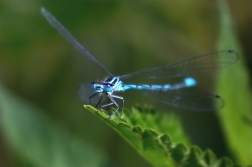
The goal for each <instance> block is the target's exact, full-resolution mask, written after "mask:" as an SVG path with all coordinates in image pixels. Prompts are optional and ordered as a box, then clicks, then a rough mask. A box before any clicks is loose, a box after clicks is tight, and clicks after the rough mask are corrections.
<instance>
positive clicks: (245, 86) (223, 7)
mask: <svg viewBox="0 0 252 167" xmlns="http://www.w3.org/2000/svg"><path fill="white" fill-rule="evenodd" d="M217 2H218V7H219V10H220V37H219V41H218V43H219V44H218V48H220V49H226V48H228V49H233V50H235V51H236V52H237V53H238V54H239V56H240V59H239V61H238V62H237V63H236V64H235V65H233V66H232V67H229V68H228V69H225V70H222V71H220V73H219V76H218V84H217V89H218V92H219V93H220V94H221V96H223V98H224V99H225V103H226V106H225V107H224V108H223V109H222V110H221V111H219V112H218V117H219V120H220V122H221V124H222V128H223V131H224V134H225V138H226V141H227V145H228V147H229V149H230V151H231V153H232V154H233V156H234V158H235V159H236V161H237V162H239V163H241V164H242V165H243V166H245V165H251V164H252V128H251V125H250V124H249V123H248V121H246V120H248V119H244V118H250V117H251V115H252V113H251V111H252V103H251V99H252V98H251V89H250V86H249V78H248V72H247V70H246V67H245V62H244V59H243V55H242V51H241V49H240V48H241V47H240V45H239V43H238V40H237V37H236V33H235V28H234V27H233V21H232V16H231V13H230V11H229V9H228V6H227V5H228V3H227V1H226V0H221V1H217Z"/></svg>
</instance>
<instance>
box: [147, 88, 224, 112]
mask: <svg viewBox="0 0 252 167" xmlns="http://www.w3.org/2000/svg"><path fill="white" fill-rule="evenodd" d="M144 94H145V95H147V96H150V97H151V98H154V99H156V100H158V101H161V102H163V103H165V104H168V105H171V106H174V107H178V108H183V109H189V110H195V111H199V110H200V111H212V110H217V109H221V108H223V107H224V100H223V99H222V98H221V97H220V96H218V95H213V94H207V93H202V92H197V91H195V90H190V89H186V90H185V89H179V90H169V91H151V90H147V91H144Z"/></svg>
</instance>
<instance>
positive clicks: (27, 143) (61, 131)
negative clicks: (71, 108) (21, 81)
mask: <svg viewBox="0 0 252 167" xmlns="http://www.w3.org/2000/svg"><path fill="white" fill-rule="evenodd" d="M0 99H1V100H0V107H1V112H0V124H1V129H2V131H3V134H4V139H5V140H6V141H8V143H9V144H10V146H11V147H12V148H13V150H14V151H15V153H16V154H17V155H19V156H21V157H22V158H25V159H26V160H27V161H28V162H30V163H31V164H33V165H32V166H53V167H54V166H55V167H57V166H60V167H64V166H65V167H68V166H99V165H101V164H102V163H103V162H104V161H105V157H104V155H103V153H102V152H101V151H100V150H99V148H96V147H95V146H93V145H92V144H91V143H87V142H86V141H84V140H83V139H81V138H80V137H78V136H75V135H73V134H72V133H71V132H70V131H69V130H67V129H66V128H64V127H63V126H58V125H59V124H57V123H56V122H52V121H51V120H49V119H48V118H46V116H45V115H44V114H43V111H42V110H41V109H38V108H37V107H36V106H34V105H32V104H31V103H29V102H28V101H26V100H24V99H21V98H20V97H18V96H17V95H15V94H14V93H12V92H10V91H9V90H7V89H6V88H5V87H3V86H2V85H0Z"/></svg>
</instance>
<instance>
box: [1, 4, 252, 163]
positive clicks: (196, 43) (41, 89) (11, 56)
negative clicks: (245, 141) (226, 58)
mask: <svg viewBox="0 0 252 167" xmlns="http://www.w3.org/2000/svg"><path fill="white" fill-rule="evenodd" d="M228 2H229V3H228V5H229V10H230V11H231V14H232V19H233V23H234V28H235V30H236V33H237V38H238V40H239V43H240V46H241V49H242V53H243V54H242V55H244V58H243V59H245V62H246V64H247V69H248V70H250V77H251V65H252V57H251V54H252V47H251V46H252V1H228ZM41 6H44V7H45V8H46V9H47V10H49V11H50V12H51V13H52V14H53V15H54V16H55V17H56V18H57V19H58V20H59V21H60V22H61V23H62V24H63V25H64V26H65V27H66V28H67V29H68V30H69V31H70V32H71V33H72V34H73V35H74V36H75V37H76V38H77V39H78V40H79V41H80V43H81V44H83V46H84V47H85V48H86V49H87V50H88V51H89V52H90V53H91V54H92V55H94V56H95V57H96V58H97V59H98V60H99V61H100V62H101V63H102V64H103V65H104V66H105V67H106V68H107V69H108V70H109V71H110V72H111V73H113V74H115V75H121V74H125V73H128V72H132V71H135V70H140V69H144V68H149V67H154V66H159V65H165V64H168V63H171V62H174V61H177V60H181V59H184V58H187V57H191V56H195V55H199V54H205V53H210V52H213V51H216V48H217V39H218V35H219V25H220V23H219V9H218V7H217V4H216V2H214V1H190V2H187V1H182V0H181V1H175V0H174V1H167V2H166V1H158V2H154V1H153V2H152V1H137V2H133V1H132V2H126V1H125V2H116V1H109V2H105V1H64V2H59V1H57V2H56V1H42V0H41V1H38V0H34V1H14V0H13V1H12V0H11V1H8V0H6V1H1V2H0V49H1V50H0V80H1V84H2V85H4V86H5V87H7V88H8V89H9V90H10V91H11V92H13V94H11V95H10V96H9V97H10V98H17V99H18V100H17V101H19V102H17V103H14V102H13V104H12V103H11V105H13V106H14V109H16V112H17V113H15V115H16V118H13V120H11V119H10V120H8V121H6V120H3V119H2V118H1V121H2V124H1V125H2V127H1V131H0V132H1V133H0V147H1V150H0V153H1V154H0V161H1V164H0V165H1V166H41V164H43V162H44V161H47V160H48V162H47V163H45V162H44V164H45V165H50V164H51V165H52V164H55V166H62V164H64V165H66V166H78V163H77V161H79V162H80V163H79V164H81V161H82V160H85V161H90V162H87V164H88V166H92V165H93V166H97V165H101V164H102V165H103V166H148V165H149V164H148V163H147V162H146V161H145V160H144V159H143V158H141V157H140V156H139V155H138V154H137V153H136V152H135V151H134V150H133V149H132V148H131V146H129V145H128V144H127V143H126V142H125V141H124V140H122V139H121V138H120V136H119V135H118V134H116V132H114V131H113V130H112V129H110V128H109V127H108V126H107V125H106V124H104V123H103V122H102V121H100V120H99V119H97V118H96V117H95V116H93V115H92V114H91V113H90V112H88V111H86V110H85V109H84V108H83V104H84V103H83V102H82V101H81V100H80V99H79V97H78V93H77V88H78V86H79V85H80V84H82V83H89V82H91V81H94V80H100V79H103V78H104V77H105V76H104V75H105V74H104V73H103V72H102V71H101V70H100V69H99V68H98V67H97V66H95V65H94V64H92V63H90V61H88V60H87V59H86V57H84V56H82V55H81V54H80V53H79V52H78V51H76V50H75V49H74V48H73V47H72V46H71V45H70V44H69V43H68V42H67V41H66V40H65V39H63V38H62V37H61V35H60V34H59V33H58V32H57V31H56V30H55V29H54V28H52V27H51V25H49V24H48V22H47V21H46V20H45V19H44V17H43V16H42V15H41V13H40V7H41ZM224 49H232V48H223V50H224ZM239 55H240V54H239ZM230 68H232V67H230ZM224 70H228V69H224ZM230 75H232V74H230ZM198 79H199V81H200V85H199V86H198V89H200V90H203V91H208V92H211V91H213V92H214V90H213V88H214V83H215V78H214V76H213V75H212V74H209V75H204V77H203V78H198ZM234 79H235V78H234ZM129 81H131V82H133V81H136V82H141V80H137V79H136V80H129ZM142 82H143V81H142ZM167 82H169V80H168V81H167ZM229 84H232V83H229ZM232 86H233V87H234V89H236V88H235V85H232ZM6 94H8V93H6ZM123 96H124V98H125V106H126V108H131V107H132V106H134V105H135V104H136V103H139V104H144V103H148V104H151V105H153V106H154V107H155V108H157V109H162V110H165V109H167V108H169V107H167V106H164V105H162V104H160V103H156V102H154V101H152V100H150V99H148V98H146V97H145V96H144V95H142V94H141V93H137V92H134V91H131V92H126V93H124V94H123ZM240 98H242V97H240ZM0 100H3V101H6V100H4V99H0ZM20 101H22V103H20ZM6 102H7V101H6ZM19 105H24V106H25V107H24V108H26V107H27V106H28V107H27V110H29V111H31V112H30V113H32V114H34V115H33V117H31V118H37V119H38V120H32V122H29V121H31V120H29V119H28V117H26V116H25V115H20V113H21V112H20V113H19V109H20V108H19V107H17V106H19ZM31 105H32V107H30V106H31ZM226 105H228V104H226ZM0 107H1V106H0ZM28 108H29V109H28ZM20 110H21V109H20ZM0 112H1V111H0ZM22 113H23V112H22ZM30 113H28V114H30ZM177 114H178V115H179V116H180V117H181V119H182V123H183V125H184V127H185V130H186V132H187V134H188V136H189V138H190V139H191V142H192V143H193V144H196V145H198V146H200V147H201V148H202V149H206V148H210V149H212V150H213V151H214V152H215V153H216V154H217V156H231V155H230V153H229V151H228V150H227V148H226V143H225V140H224V138H223V133H222V131H221V128H220V125H219V123H218V120H217V118H216V115H215V113H214V112H212V113H197V112H188V111H187V112H186V111H177ZM11 116H12V117H13V115H11ZM20 117H24V118H23V119H22V120H19V118H20ZM17 118H18V120H16V119H17ZM18 121H21V122H20V124H18V123H17V122H18ZM22 121H23V122H22ZM22 124H24V125H27V126H28V127H30V129H29V130H28V131H26V132H24V133H23V131H24V129H22V126H21V125H22ZM8 126H10V127H8ZM16 126H19V128H20V129H18V128H16V129H17V131H15V130H13V133H11V134H10V133H8V130H9V129H15V127H16ZM27 126H26V127H27ZM38 126H39V127H38ZM40 126H41V127H40ZM45 127H46V128H47V131H46V130H45ZM37 129H39V130H40V131H37ZM48 129H49V130H48ZM6 130H7V131H6ZM9 132H10V131H9ZM45 132H50V133H45ZM18 133H20V134H21V136H22V134H26V135H23V138H22V139H21V138H20V136H19V135H17V134H18ZM37 133H38V134H40V135H41V134H42V135H41V136H44V137H43V138H41V137H40V138H39V139H38V138H36V135H37ZM40 135H39V136H40ZM15 137H16V138H15ZM27 138H28V139H29V141H27ZM55 138H57V140H56V139H55ZM23 140H24V141H26V143H25V144H24V142H21V141H23ZM37 140H38V141H40V142H41V143H42V145H39V144H37ZM54 140H55V141H61V143H59V142H52V141H54ZM52 143H54V144H52ZM55 145H57V146H55ZM61 154H63V155H61ZM38 155H40V156H38ZM47 156H48V157H47ZM64 156H65V157H68V158H69V157H71V158H69V159H70V160H69V161H68V162H64V160H62V157H64ZM72 162H74V163H75V162H76V165H73V163H72ZM60 164H61V165H60ZM67 164H68V165H67Z"/></svg>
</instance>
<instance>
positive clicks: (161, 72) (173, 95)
mask: <svg viewBox="0 0 252 167" xmlns="http://www.w3.org/2000/svg"><path fill="white" fill-rule="evenodd" d="M41 12H42V14H43V16H44V17H45V18H46V20H47V21H48V22H49V23H50V24H51V25H52V26H53V27H54V28H55V29H56V30H58V32H59V33H60V34H61V35H62V36H63V37H64V38H65V39H66V40H67V41H68V42H70V43H71V44H72V45H73V46H74V47H75V48H76V49H77V50H79V51H80V52H81V53H82V54H83V55H86V57H87V58H88V59H89V60H91V61H92V62H93V63H95V64H96V65H97V66H98V67H100V68H101V69H102V70H103V71H104V72H105V73H106V74H107V76H108V77H106V79H105V80H103V81H95V82H92V83H91V87H92V89H93V90H94V92H95V93H94V94H93V95H91V96H90V97H89V103H90V104H91V102H92V99H93V97H95V96H99V101H98V102H97V104H96V107H98V105H99V104H100V102H101V101H102V99H103V97H104V96H106V97H107V98H108V99H109V102H108V103H107V104H105V105H102V106H101V108H104V107H107V106H111V105H115V106H116V109H115V110H114V111H113V113H112V114H111V115H110V116H109V119H110V118H111V117H112V116H113V115H114V114H115V113H116V112H117V111H118V110H120V118H121V116H122V108H123V106H124V98H123V97H122V96H118V95H115V93H116V92H123V91H126V90H129V89H136V90H141V91H143V92H144V94H146V95H148V96H150V97H152V98H154V99H157V100H159V101H161V102H163V103H166V104H168V105H172V106H175V107H180V108H185V109H190V110H202V111H206V110H215V109H220V108H222V107H223V106H224V101H223V99H222V98H221V97H220V96H219V95H213V94H207V93H203V92H197V91H195V90H191V89H185V88H188V87H193V86H196V85H197V81H196V79H195V78H193V77H190V76H191V75H192V74H200V73H205V72H210V71H212V70H216V69H219V68H223V67H227V66H229V65H231V64H233V63H235V62H236V61H237V60H238V58H239V57H238V55H237V53H236V52H235V51H233V50H224V51H219V52H214V53H211V54H206V55H201V56H197V57H192V58H189V59H185V60H182V61H178V62H175V63H171V64H168V65H165V66H161V67H154V68H149V69H144V70H140V71H135V72H132V73H129V74H124V75H121V76H117V75H113V74H112V73H110V72H109V71H108V70H107V69H106V68H105V67H104V66H103V65H102V64H101V63H100V62H99V61H98V60H97V59H96V58H95V57H93V56H92V55H91V54H90V53H89V52H88V51H87V50H86V49H85V48H84V47H83V46H82V45H81V44H80V43H79V42H78V41H77V40H76V39H75V38H74V37H73V36H72V35H71V34H70V33H69V31H68V30H67V29H66V28H65V27H64V26H63V25H62V24H61V23H60V22H59V21H58V20H57V19H56V18H55V17H54V16H53V15H52V14H51V13H50V12H48V11H47V10H46V9H45V8H43V7H42V8H41ZM140 76H141V77H148V78H166V77H184V78H183V79H182V81H180V82H177V83H172V84H128V83H124V82H123V81H122V80H123V79H127V78H130V77H140ZM115 99H119V100H121V101H122V106H121V107H120V105H119V104H118V103H117V101H116V100H115ZM109 119H108V120H109Z"/></svg>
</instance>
